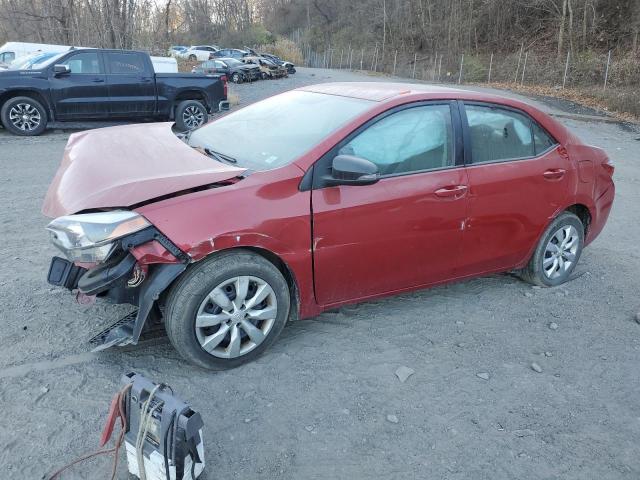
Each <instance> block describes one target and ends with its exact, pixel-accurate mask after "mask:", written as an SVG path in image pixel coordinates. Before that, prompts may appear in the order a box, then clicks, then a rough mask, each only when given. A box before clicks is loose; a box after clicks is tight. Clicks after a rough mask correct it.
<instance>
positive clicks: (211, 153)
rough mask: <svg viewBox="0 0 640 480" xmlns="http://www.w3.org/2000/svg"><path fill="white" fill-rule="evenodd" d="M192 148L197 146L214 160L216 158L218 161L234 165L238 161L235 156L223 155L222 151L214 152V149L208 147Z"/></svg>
mask: <svg viewBox="0 0 640 480" xmlns="http://www.w3.org/2000/svg"><path fill="white" fill-rule="evenodd" d="M193 148H197V149H198V150H199V151H201V152H204V153H205V154H207V155H208V156H210V157H211V158H213V159H214V160H217V161H218V162H220V163H230V164H232V165H235V164H237V163H238V161H237V160H236V159H235V158H233V157H230V156H228V155H224V154H223V153H220V152H216V151H214V150H211V149H210V148H206V147H193Z"/></svg>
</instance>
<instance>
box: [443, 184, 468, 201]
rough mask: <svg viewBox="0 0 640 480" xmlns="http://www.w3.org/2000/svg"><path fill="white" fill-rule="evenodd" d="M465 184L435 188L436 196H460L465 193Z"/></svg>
mask: <svg viewBox="0 0 640 480" xmlns="http://www.w3.org/2000/svg"><path fill="white" fill-rule="evenodd" d="M467 188H468V187H467V186H466V185H452V186H450V187H444V188H441V189H439V190H436V192H435V193H436V196H438V197H442V198H451V197H455V198H458V197H462V196H464V194H465V193H467Z"/></svg>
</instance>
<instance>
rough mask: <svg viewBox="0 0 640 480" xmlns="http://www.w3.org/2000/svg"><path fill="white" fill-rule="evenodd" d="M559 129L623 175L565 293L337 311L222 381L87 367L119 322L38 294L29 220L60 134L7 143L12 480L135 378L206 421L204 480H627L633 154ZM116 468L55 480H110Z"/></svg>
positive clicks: (580, 128)
mask: <svg viewBox="0 0 640 480" xmlns="http://www.w3.org/2000/svg"><path fill="white" fill-rule="evenodd" d="M362 78H369V77H364V76H362V75H358V74H355V73H348V72H343V71H339V72H328V71H323V70H305V69H300V72H299V73H298V74H296V75H294V76H292V77H290V78H289V79H283V80H280V81H267V82H259V83H256V84H253V85H240V86H237V87H234V90H235V91H236V92H237V93H238V94H239V95H240V99H241V103H242V104H246V103H250V102H252V101H255V100H257V99H259V98H261V97H264V96H267V95H270V94H273V93H276V92H278V91H282V90H286V89H289V88H293V87H295V86H299V85H303V84H309V83H316V82H324V81H332V80H356V79H362ZM376 80H379V78H376ZM536 103H538V104H540V105H542V106H543V107H544V108H545V109H546V110H547V111H550V112H552V113H556V114H559V115H567V114H574V113H576V112H574V111H572V107H571V105H566V104H564V103H562V104H561V103H555V102H553V101H551V100H547V101H545V102H544V103H540V102H539V101H537V102H536ZM567 110H568V111H567ZM578 113H580V112H578ZM576 118H577V117H576ZM562 121H563V122H565V123H566V124H567V125H568V126H569V127H570V128H571V129H573V130H574V131H575V132H576V133H577V134H578V135H579V136H581V137H582V138H584V139H586V140H588V141H589V142H591V143H593V144H596V145H598V146H601V147H603V148H605V149H606V150H607V151H608V152H609V154H610V156H611V157H612V159H613V162H614V163H615V165H616V174H615V180H616V183H617V197H616V202H615V205H614V209H613V212H612V214H611V217H610V220H609V223H608V225H607V227H606V229H605V231H604V232H603V234H602V235H601V236H600V237H599V238H598V239H597V240H596V241H595V242H594V243H593V244H592V246H591V247H589V248H588V249H587V250H586V251H585V253H584V255H583V257H582V259H581V261H580V265H579V267H578V272H577V275H576V277H577V278H576V279H575V280H573V281H572V282H570V283H568V284H566V285H564V286H562V287H559V288H553V289H537V288H532V287H531V286H530V285H528V284H525V283H523V282H521V281H520V280H518V279H517V278H514V277H513V276H510V275H506V274H505V275H494V276H490V277H485V278H481V279H477V280H472V281H467V282H464V283H458V284H454V285H450V286H446V287H442V288H435V289H432V290H428V291H422V292H419V293H415V294H406V295H402V296H399V297H394V298H389V299H386V300H381V301H376V302H370V303H366V304H363V305H360V306H355V307H347V308H343V309H341V310H340V311H339V312H335V313H326V314H324V315H321V316H319V317H317V318H315V319H313V320H307V321H301V322H297V323H294V324H291V325H290V326H288V327H287V328H286V329H285V331H284V333H283V335H282V337H281V339H280V340H279V341H278V342H277V343H276V345H275V346H274V347H272V348H271V349H270V350H269V351H268V352H267V353H266V354H265V355H264V356H262V357H261V358H260V359H259V360H258V361H257V362H254V363H252V364H250V365H247V366H244V367H242V368H238V369H236V370H233V371H228V372H222V373H211V372H208V371H204V370H201V369H198V368H195V367H192V366H191V365H188V364H186V363H185V362H183V361H182V360H181V359H180V358H179V357H178V355H177V354H176V352H175V351H174V350H173V349H172V347H171V346H170V345H169V344H168V342H167V341H166V340H161V341H160V342H159V344H157V345H153V346H146V347H143V348H136V349H131V350H127V351H123V350H112V351H107V352H103V353H100V354H92V353H89V347H88V345H87V343H86V340H87V339H88V338H89V337H90V335H91V333H92V332H93V331H94V330H97V329H98V328H99V326H100V325H102V324H104V322H105V321H106V320H107V319H108V318H109V317H110V316H111V315H113V309H112V308H108V309H105V308H103V307H101V306H99V305H98V306H93V307H83V306H80V305H77V304H75V303H74V299H73V298H72V295H70V294H69V293H68V292H66V291H63V290H61V289H56V288H50V286H49V285H48V284H47V283H46V281H45V275H46V270H47V267H48V263H49V259H50V257H51V255H53V254H54V253H55V252H54V249H53V248H52V247H51V246H50V245H49V242H48V239H47V235H46V234H45V231H44V229H43V227H44V225H45V224H46V222H47V220H46V219H45V218H44V217H42V216H41V214H40V205H41V202H42V199H43V196H44V193H45V191H46V188H47V185H48V183H49V182H50V180H51V178H52V176H53V174H54V172H55V170H56V168H57V166H58V163H59V161H60V158H61V155H62V150H63V148H64V145H65V142H66V140H67V137H68V132H62V131H49V132H48V133H47V134H46V135H43V136H42V137H38V138H30V139H22V138H16V137H11V136H9V135H8V134H7V133H6V132H4V131H0V162H1V164H2V167H3V174H2V176H1V177H0V203H1V204H2V205H3V208H2V210H1V211H0V226H1V228H2V230H1V231H2V233H1V236H0V238H1V239H2V242H0V254H1V255H2V258H3V266H2V268H1V269H0V316H1V318H2V320H3V327H2V333H1V334H0V385H1V386H0V402H1V403H0V404H1V405H2V410H3V417H4V421H3V422H2V427H1V428H0V465H1V466H2V470H3V471H4V472H5V475H6V477H5V478H13V479H29V480H30V479H39V478H42V476H43V475H44V474H45V473H46V472H49V471H51V470H52V469H53V467H56V466H59V465H61V464H64V463H66V462H68V461H70V460H72V459H73V458H75V457H76V456H78V455H80V454H81V453H84V452H85V451H87V450H92V449H94V448H96V447H97V443H98V436H99V432H100V430H101V428H102V424H103V422H104V418H105V415H106V410H107V408H108V403H109V400H110V398H111V395H112V394H113V393H114V391H115V390H116V389H117V388H118V385H119V378H120V376H121V374H123V373H125V372H128V371H131V370H135V371H138V372H141V373H143V374H146V375H149V376H150V377H151V378H153V379H156V380H158V381H164V382H167V383H169V384H170V385H172V387H173V389H174V390H175V391H176V392H178V393H179V394H180V395H181V396H183V397H184V398H185V399H186V400H188V401H189V402H191V403H192V404H193V406H194V407H195V409H197V410H199V411H200V412H201V413H202V416H203V418H204V419H205V424H206V427H205V428H206V430H205V444H206V448H207V454H206V461H207V463H208V466H207V469H206V475H205V477H206V478H207V479H222V478H224V479H236V478H237V479H245V478H256V479H257V478H259V479H263V478H264V479H268V478H285V479H287V478H289V479H300V478H305V479H306V478H322V479H331V478H402V479H404V478H434V479H474V480H478V479H485V478H486V479H492V480H495V479H513V478H532V479H534V478H535V479H581V480H582V479H588V478H598V479H627V478H628V479H637V478H639V477H640V455H639V453H640V451H639V450H640V448H639V446H640V402H639V401H638V399H639V398H640V375H639V373H638V372H639V370H638V366H639V364H640V340H639V338H640V325H638V323H636V322H635V321H634V316H635V314H636V313H637V312H638V311H640V295H639V286H640V279H639V272H640V250H639V249H638V241H637V239H638V238H640V208H639V206H640V161H639V159H638V151H639V147H640V142H639V140H640V134H639V133H638V131H637V130H635V129H633V128H631V127H628V126H621V125H618V124H614V123H609V122H604V121H598V122H593V121H590V122H587V121H581V120H576V119H570V118H562ZM99 154H100V152H96V155H99ZM132 161H135V159H132ZM552 327H553V328H552ZM533 362H535V363H537V364H538V365H539V366H540V367H541V369H542V372H541V373H538V372H536V371H534V370H533V369H532V368H531V364H532V363H533ZM403 365H404V366H407V367H410V368H412V369H413V370H415V373H414V374H413V375H412V376H411V377H410V378H409V379H408V380H407V381H406V382H405V383H401V382H400V381H399V380H398V378H397V377H396V376H395V374H394V372H395V371H396V370H397V369H398V367H400V366H403ZM478 374H482V375H481V377H485V378H487V379H483V378H481V377H479V376H478ZM485 374H486V375H485ZM108 462H109V460H107V459H104V458H103V459H100V460H95V461H92V462H90V463H89V464H88V465H85V466H83V467H77V468H76V469H74V470H73V471H72V472H71V473H69V474H67V475H66V476H64V478H69V479H70V478H92V479H93V478H106V477H107V471H108V470H110V466H109V463H108ZM96 472H98V473H96ZM121 478H126V475H125V474H124V471H122V476H121Z"/></svg>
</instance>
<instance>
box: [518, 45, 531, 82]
mask: <svg viewBox="0 0 640 480" xmlns="http://www.w3.org/2000/svg"><path fill="white" fill-rule="evenodd" d="M528 56H529V52H528V51H527V52H525V53H524V64H523V65H522V77H520V85H521V86H522V85H523V84H524V71H525V70H526V68H527V57H528Z"/></svg>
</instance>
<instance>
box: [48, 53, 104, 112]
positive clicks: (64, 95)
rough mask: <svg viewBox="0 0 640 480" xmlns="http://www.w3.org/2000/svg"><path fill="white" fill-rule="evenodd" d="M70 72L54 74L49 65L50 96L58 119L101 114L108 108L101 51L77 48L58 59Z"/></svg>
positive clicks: (59, 63)
mask: <svg viewBox="0 0 640 480" xmlns="http://www.w3.org/2000/svg"><path fill="white" fill-rule="evenodd" d="M57 64H58V65H66V66H68V67H69V69H70V70H71V73H65V74H58V75H56V74H54V73H53V67H51V68H50V73H49V86H50V89H51V99H52V102H53V105H54V108H55V112H56V119H58V120H83V119H92V118H104V117H106V116H107V113H108V111H109V107H108V104H109V94H108V91H107V82H106V75H105V73H104V72H105V70H104V64H103V61H102V55H101V54H100V52H98V51H78V52H75V53H72V54H70V55H69V56H67V57H65V58H64V59H62V60H60V62H57Z"/></svg>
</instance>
